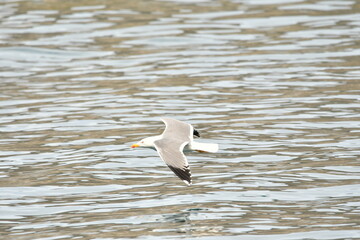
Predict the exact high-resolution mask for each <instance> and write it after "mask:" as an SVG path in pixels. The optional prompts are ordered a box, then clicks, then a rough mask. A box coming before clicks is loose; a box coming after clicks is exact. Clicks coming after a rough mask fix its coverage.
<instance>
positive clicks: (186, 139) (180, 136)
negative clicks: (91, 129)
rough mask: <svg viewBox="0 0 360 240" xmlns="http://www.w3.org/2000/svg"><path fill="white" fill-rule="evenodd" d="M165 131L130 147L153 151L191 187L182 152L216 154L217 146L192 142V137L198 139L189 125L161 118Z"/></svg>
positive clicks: (187, 168)
mask: <svg viewBox="0 0 360 240" xmlns="http://www.w3.org/2000/svg"><path fill="white" fill-rule="evenodd" d="M161 120H162V121H163V122H164V123H165V126H166V127H165V130H164V132H163V133H162V134H161V135H158V136H153V137H147V138H144V139H143V140H141V141H140V142H138V143H136V144H133V145H132V146H131V147H133V148H134V147H148V148H153V149H155V150H156V151H157V152H158V153H159V155H160V158H161V159H162V160H163V161H164V162H165V163H166V165H167V166H168V167H169V168H170V169H171V170H172V171H173V172H174V173H175V174H176V175H177V176H178V177H179V178H180V179H181V180H183V181H184V182H185V183H186V184H187V185H189V186H190V185H191V172H190V167H189V164H188V161H187V159H186V156H185V154H184V153H183V151H184V150H185V151H187V150H196V151H200V152H217V151H218V145H217V144H213V143H199V142H195V141H194V135H195V136H198V137H200V134H199V133H198V131H196V130H195V129H194V128H193V127H192V126H191V125H190V124H188V123H185V122H181V121H179V120H176V119H172V118H162V119H161Z"/></svg>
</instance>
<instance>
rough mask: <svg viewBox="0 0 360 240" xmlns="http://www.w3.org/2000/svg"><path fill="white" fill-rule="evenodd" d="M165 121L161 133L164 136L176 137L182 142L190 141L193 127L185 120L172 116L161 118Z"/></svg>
mask: <svg viewBox="0 0 360 240" xmlns="http://www.w3.org/2000/svg"><path fill="white" fill-rule="evenodd" d="M161 120H162V121H163V122H164V123H165V126H166V127H165V130H164V132H163V133H162V136H163V137H164V138H171V139H177V140H179V141H182V142H188V143H189V142H192V141H193V139H194V137H193V133H194V128H193V127H192V126H191V125H190V124H188V123H185V122H181V121H179V120H176V119H172V118H161Z"/></svg>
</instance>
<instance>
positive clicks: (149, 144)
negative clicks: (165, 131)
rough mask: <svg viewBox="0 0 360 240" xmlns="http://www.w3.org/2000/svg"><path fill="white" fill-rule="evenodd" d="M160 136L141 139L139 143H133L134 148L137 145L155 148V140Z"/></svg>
mask: <svg viewBox="0 0 360 240" xmlns="http://www.w3.org/2000/svg"><path fill="white" fill-rule="evenodd" d="M158 139H159V138H158V136H155V137H147V138H144V139H142V140H140V141H139V142H138V143H135V144H133V145H131V147H132V148H136V147H148V148H154V141H156V140H158Z"/></svg>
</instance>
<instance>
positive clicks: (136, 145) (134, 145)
mask: <svg viewBox="0 0 360 240" xmlns="http://www.w3.org/2000/svg"><path fill="white" fill-rule="evenodd" d="M136 147H140V145H139V144H136V143H135V144H133V145H131V148H136Z"/></svg>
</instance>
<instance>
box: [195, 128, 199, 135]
mask: <svg viewBox="0 0 360 240" xmlns="http://www.w3.org/2000/svg"><path fill="white" fill-rule="evenodd" d="M194 136H197V137H200V133H199V132H198V131H197V130H196V129H195V128H194Z"/></svg>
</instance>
